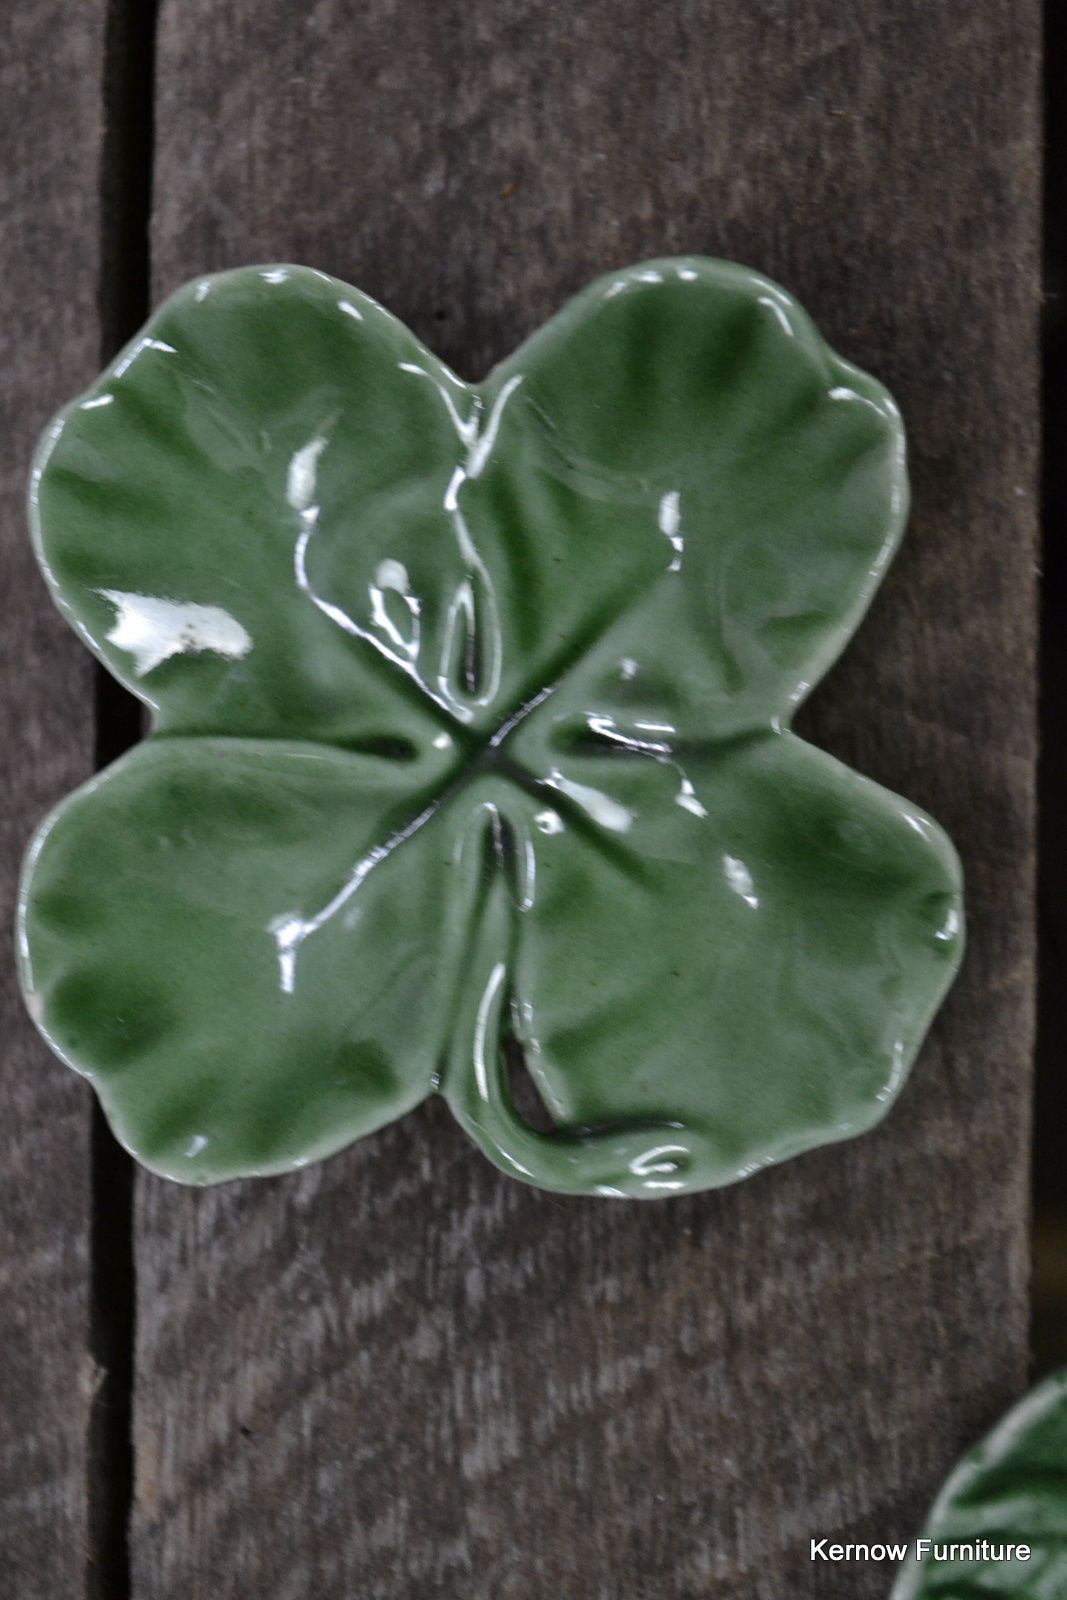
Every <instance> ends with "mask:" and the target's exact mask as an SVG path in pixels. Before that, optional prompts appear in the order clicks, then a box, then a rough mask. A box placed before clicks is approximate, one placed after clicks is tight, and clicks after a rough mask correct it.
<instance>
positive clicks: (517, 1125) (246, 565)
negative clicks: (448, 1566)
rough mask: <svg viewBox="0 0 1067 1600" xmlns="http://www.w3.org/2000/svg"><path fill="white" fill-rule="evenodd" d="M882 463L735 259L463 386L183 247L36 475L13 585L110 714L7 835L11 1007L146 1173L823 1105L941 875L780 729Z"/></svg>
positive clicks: (425, 356)
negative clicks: (78, 651) (96, 761)
mask: <svg viewBox="0 0 1067 1600" xmlns="http://www.w3.org/2000/svg"><path fill="white" fill-rule="evenodd" d="M906 499H907V490H906V477H905V466H904V442H903V434H902V429H901V423H900V418H899V415H898V412H897V409H896V407H895V406H894V404H893V402H892V400H891V399H890V398H889V396H888V395H887V394H886V392H885V390H884V389H882V388H881V386H880V385H879V384H877V383H875V382H874V381H873V380H872V379H871V378H869V377H866V376H865V375H864V374H863V373H861V372H859V371H857V370H856V368H854V367H852V366H850V365H849V364H848V363H847V362H844V361H842V360H840V358H839V357H837V356H835V355H834V354H833V353H832V352H831V351H829V350H828V349H827V347H826V345H825V344H824V343H823V341H822V339H821V338H820V337H819V335H818V334H817V332H816V331H815V329H814V328H813V327H812V325H811V323H810V322H809V320H808V318H807V317H806V316H805V315H804V313H803V312H802V311H801V310H800V309H799V308H798V306H797V305H796V303H795V302H794V301H793V300H792V299H791V298H790V297H789V295H787V294H785V293H784V292H783V291H782V290H781V289H779V288H778V287H776V286H775V285H774V284H772V283H770V282H768V281H767V280H766V279H764V278H762V277H760V276H758V275H757V274H756V273H753V272H749V271H746V270H745V269H743V268H741V267H737V266H732V265H728V264H726V263H724V262H716V261H708V260H701V259H680V260H669V261H656V262H650V263H648V264H646V265H644V266H639V267H635V268H632V269H631V270H629V271H625V272H620V273H618V274H615V275H614V276H612V277H609V278H606V279H603V280H602V281H600V282H599V283H596V284H594V285H593V286H592V288H590V289H588V290H586V292H585V293H584V294H582V295H580V296H579V297H578V298H577V299H576V300H575V301H573V302H572V303H571V304H570V305H569V306H568V307H567V308H566V309H565V310H564V311H563V312H562V313H560V315H558V316H557V317H556V318H554V319H553V321H551V322H550V323H548V325H547V326H546V327H544V328H543V329H542V330H541V331H540V332H539V333H536V334H535V335H534V336H533V337H532V338H531V339H530V340H529V341H528V342H527V343H526V344H525V345H523V346H522V347H521V349H520V350H519V351H518V352H517V353H516V354H515V355H514V356H512V357H511V358H510V359H509V360H507V361H505V362H504V363H503V364H502V365H501V366H499V367H497V368H496V370H495V371H494V372H493V373H492V374H491V375H490V377H489V378H488V379H487V381H486V382H485V383H484V384H482V385H480V386H478V387H473V386H471V385H468V384H466V383H463V382H461V381H460V380H459V379H458V378H457V377H456V376H455V375H454V374H453V373H452V372H450V371H449V370H448V369H447V368H446V367H445V366H443V365H442V363H441V362H440V361H438V360H437V359H436V358H435V357H434V356H432V355H431V354H430V353H429V352H428V351H427V350H426V349H424V348H423V346H422V345H421V344H420V343H419V342H418V341H417V340H416V339H415V338H414V337H413V336H412V335H411V334H410V333H409V332H408V331H407V330H406V329H405V328H404V327H403V326H402V325H401V324H400V323H398V322H397V321H395V320H394V318H393V317H391V316H390V315H389V314H388V313H387V312H386V311H384V310H383V309H382V308H381V307H380V306H379V305H377V304H376V303H375V302H374V301H372V300H370V299H368V298H367V297H366V296H365V295H361V294H359V293H358V292H357V291H356V290H354V289H351V288H349V287H347V286H346V285H345V284H343V283H339V282H337V281H336V280H334V279H332V278H329V277H327V276H326V275H325V274H323V273H320V272H314V271H309V270H307V269H305V268H300V267H268V268H246V269H242V270H240V271H236V272H230V273H225V274H223V275H221V276H219V277H213V278H204V279H202V280H200V281H199V282H196V283H192V284H189V285H188V286H187V287H186V288H184V289H182V290H181V291H180V292H179V293H178V294H176V295H175V296H174V297H173V299H171V300H169V301H168V302H167V303H166V304H165V305H164V306H163V308H162V309H161V310H160V311H159V312H158V313H157V315H156V316H155V317H153V319H152V321H151V322H150V323H149V324H148V326H147V328H146V329H145V331H144V332H143V333H142V334H141V335H140V337H138V338H137V339H135V340H134V341H133V343H132V344H131V345H130V346H129V347H128V348H127V349H126V350H125V351H124V352H123V354H122V355H121V357H120V358H119V359H118V360H117V361H115V362H114V364H113V365H112V366H111V367H110V368H109V369H108V370H107V371H106V372H105V373H104V374H103V376H102V377H101V378H100V379H99V381H98V382H97V383H96V384H95V385H94V386H93V388H92V389H91V390H90V391H89V392H88V393H87V394H86V395H84V396H83V397H82V398H81V399H79V400H78V401H76V402H75V403H74V404H73V405H72V406H71V407H69V408H68V409H67V411H65V412H64V413H63V414H62V415H61V416H60V417H59V419H58V420H57V421H56V422H55V423H54V424H53V426H52V427H51V428H50V429H49V430H48V433H47V435H46V437H45V439H44V442H43V445H42V448H41V451H40V455H39V459H38V462H37V466H36V470H35V473H34V486H33V494H32V517H33V526H34V536H35V539H36V543H37V549H38V551H39V554H40V559H41V564H42V566H43V568H44V571H45V575H46V577H47V579H48V582H49V584H50V585H51V588H52V591H53V594H54V596H55V599H56V601H57V603H58V605H59V606H60V608H61V610H62V611H63V613H64V614H65V615H66V616H67V618H68V619H69V620H70V622H71V624H72V625H73V626H74V627H75V628H76V629H77V631H78V632H79V634H80V635H81V637H82V638H83V639H84V640H85V642H86V643H87V644H88V645H89V646H90V648H91V649H92V650H94V651H95V652H96V654H97V655H98V656H99V657H100V659H101V660H102V661H103V662H104V663H105V664H106V665H107V667H108V668H109V669H110V670H111V672H113V673H114V674H115V676H116V677H117V678H119V679H120V680H121V681H122V682H123V683H125V684H127V685H128V686H129V687H130V688H131V689H132V690H133V691H134V692H135V693H136V694H138V695H140V696H141V698H142V699H143V700H144V701H145V703H146V704H147V705H148V706H149V708H150V709H151V713H152V727H153V731H152V735H151V737H150V738H148V739H147V740H146V741H145V742H144V743H143V744H141V745H140V746H138V747H137V748H136V749H134V750H133V751H131V752H130V753H129V754H128V755H126V756H124V757H123V758H122V759H121V760H120V761H118V762H116V763H115V765H114V766H112V767H111V768H109V769H108V770H107V771H106V772H104V773H102V774H101V775H100V776H98V777H96V778H94V779H93V781H92V782H91V783H89V784H87V785H86V786H85V787H84V788H83V789H81V790H80V791H79V792H78V793H77V794H75V795H73V796H71V798H70V799H68V800H67V801H65V802H64V804H62V805H61V806H60V807H59V809H58V810H57V811H56V812H55V813H54V815H53V816H52V817H51V818H49V820H48V821H47V822H46V823H45V824H44V826H43V827H42V829H41V831H40V832H39V834H38V836H37V838H36V840H35V841H34V843H33V846H32V848H31V850H30V854H29V861H28V866H27V871H26V879H25V889H24V896H23V904H22V916H21V931H20V939H21V953H22V968H23V977H24V984H25V990H26V995H27V1000H28V1003H29V1006H30V1009H31V1011H32V1012H33V1015H34V1017H35V1018H36V1019H37V1021H38V1024H39V1025H40V1027H41V1028H42V1030H43V1031H44V1033H45V1034H46V1036H47V1038H48V1039H49V1040H50V1042H51V1043H52V1045H53V1047H54V1048H55V1050H56V1051H57V1052H58V1053H59V1054H60V1055H61V1056H62V1057H63V1058H64V1059H65V1060H66V1061H68V1062H69V1063H70V1064H71V1065H72V1066H74V1067H76V1068H77V1069H78V1071H80V1072H82V1073H84V1074H85V1075H86V1076H87V1077H88V1078H90V1079H91V1080H92V1082H93V1083H94V1085H95V1086H96V1089H97V1091H98V1092H99V1094H100V1097H101V1100H102V1102H103V1105H104V1107H105V1110H106V1112H107V1114H108V1116H109V1118H110V1119H111V1122H112V1125H113V1126H114V1128H115V1131H116V1133H117V1134H118V1136H119V1138H120V1139H121V1140H122V1141H123V1142H124V1143H125V1144H126V1145H127V1146H128V1148H129V1149H130V1150H132V1151H133V1152H134V1153H135V1154H136V1155H137V1156H138V1157H139V1158H140V1159H141V1160H142V1161H143V1162H145V1163H146V1164H147V1165H148V1166H149V1167H151V1168H152V1169H153V1170H155V1171H157V1172H160V1173H163V1174H165V1175H167V1176H170V1177H173V1178H178V1179H181V1180H183V1181H185V1182H190V1183H210V1182H215V1181H218V1180H220V1179H224V1178H232V1177H236V1176H239V1175H241V1174H250V1173H271V1172H280V1171H284V1170H286V1169H288V1168H292V1167H297V1166H301V1165H303V1164H304V1163H306V1162H308V1161H314V1160H317V1159H318V1158H320V1157H322V1156H325V1155H327V1154H329V1153H330V1152H331V1151H334V1150H337V1149H338V1148H340V1147H341V1146H343V1145H346V1144H348V1143H349V1142H350V1141H351V1140H353V1139H357V1138H359V1137H360V1136H361V1135H363V1134H367V1133H369V1132H371V1131H372V1130H373V1129H375V1128H377V1127H379V1126H381V1125H382V1124H383V1123H386V1122H389V1121H390V1120H392V1119H393V1118H394V1117H398V1116H400V1115H402V1114H403V1113H404V1112H405V1111H407V1110H409V1109H410V1108H411V1107H412V1106H415V1105H416V1104H418V1102H419V1101H420V1100H422V1099H423V1098H424V1097H425V1096H426V1095H427V1094H429V1093H430V1092H431V1091H434V1090H437V1091H439V1092H440V1093H442V1094H444V1095H445V1097H446V1098H447V1100H448V1103H449V1105H450V1106H451V1108H452V1110H453V1111H454V1113H455V1115H456V1117H457V1118H458V1119H459V1121H460V1122H461V1124H462V1125H463V1127H464V1128H465V1129H466V1130H467V1131H468V1133H469V1134H470V1135H471V1137H472V1138H473V1139H474V1140H475V1141H476V1142H477V1143H478V1145H479V1146H480V1147H481V1148H482V1149H483V1150H484V1151H485V1152H486V1154H487V1155H488V1156H489V1157H490V1158H491V1159H492V1160H493V1161H495V1162H496V1163H497V1164H498V1165H499V1166H500V1167H502V1168H503V1169H504V1171H505V1172H508V1173H511V1174H513V1175H514V1176H516V1177H519V1178H523V1179H526V1180H528V1181H530V1182H532V1183H535V1184H540V1185H542V1186H543V1187H545V1188H550V1189H560V1190H569V1191H574V1192H580V1193H594V1194H602V1195H635V1196H645V1197H655V1196H663V1195H670V1194H679V1193H683V1192H685V1191H690V1190H694V1189H702V1188H707V1187H710V1186H713V1185H717V1184H724V1183H729V1182H731V1181H732V1180H734V1179H737V1178H740V1177H743V1176H745V1175H746V1174H748V1173H751V1172H754V1171H755V1170H756V1169H757V1168H759V1167H762V1166H765V1165H767V1164H769V1163H771V1162H775V1161H780V1160H782V1159H784V1158H785V1157H787V1156H792V1155H795V1154H797V1153H798V1152H800V1151H803V1150H807V1149H809V1148H811V1147H812V1146H815V1145H819V1144H822V1143H825V1142H826V1141H829V1140H835V1139H841V1138H844V1137H846V1136H848V1135H849V1134H854V1133H858V1132H860V1131H862V1130H863V1129H865V1128H868V1127H869V1126H870V1125H871V1124H872V1123H874V1122H876V1121H877V1120H878V1118H879V1117H881V1116H882V1115H883V1113H884V1112H885V1111H886V1110H887V1108H888V1107H889V1105H890V1104H891V1102H892V1101H893V1099H894V1097H895V1096H896V1094H897V1092H898V1091H899V1089H900V1086H901V1084H902V1083H903V1081H904V1078H905V1075H906V1073H907V1071H908V1068H909V1065H910V1063H911V1061H912V1059H913V1057H914V1055H915V1053H916V1050H917V1049H918V1047H919V1044H920V1041H921V1040H922V1037H923V1034H924V1033H925V1031H926V1028H927V1026H928V1024H929V1022H930V1019H931V1017H932V1015H933V1013H934V1011H935V1009H936V1007H937V1005H938V1003H939V1002H940V1000H941V998H942V996H943V994H944V992H945V989H946V987H947V986H948V984H949V982H950V980H951V978H952V975H953V973H954V971H955V969H956V966H957V962H958V960H959V954H960V940H961V910H960V876H959V869H958V865H957V861H956V858H955V855H954V853H953V851H952V848H951V846H950V844H949V843H948V841H947V840H946V838H945V836H944V835H943V834H942V833H941V831H940V830H939V829H938V828H937V826H936V825H935V824H934V823H933V822H932V821H931V820H930V818H929V817H927V816H925V815H924V814H923V813H922V812H920V811H918V810H917V809H916V808H915V807H914V806H912V805H910V804H908V803H907V802H906V801H904V800H900V799H898V798H897V797H896V796H894V795H892V794H889V793H887V792H886V791H885V790H884V789H880V788H878V787H877V786H876V785H875V784H873V783H870V782H868V781H867V780H866V779H864V778H862V777H860V776H858V775H857V774H856V773H854V772H851V771H849V770H848V769H847V768H845V767H843V766H841V765H840V763H838V762H837V761H834V760H831V759H830V758H829V757H828V756H826V755H823V754H822V753H820V752H819V751H818V750H815V749H813V748H811V747H810V746H809V745H807V744H805V743H803V742H801V741H800V740H799V739H797V738H796V737H795V736H794V735H793V734H792V733H791V732H790V731H789V726H790V719H791V717H792V715H793V713H794V711H795V710H796V708H797V706H798V705H799V704H800V702H801V701H802V700H803V699H804V697H805V696H806V695H807V693H808V692H809V690H810V689H811V687H812V686H813V685H814V684H815V683H816V682H817V681H818V680H819V678H820V677H821V676H822V675H823V673H824V672H825V671H826V670H827V668H828V667H829V666H830V664H831V663H832V662H833V660H834V659H835V657H836V656H837V654H838V652H839V651H840V650H841V648H842V646H843V645H844V644H845V642H846V640H847V639H848V637H849V635H850V634H851V632H852V631H853V629H854V628H855V627H856V625H857V623H858V621H859V619H860V617H861V616H862V614H863V611H864V609H865V608H866V606H867V604H868V602H869V600H870V598H871V596H872V594H873V592H874V589H875V587H876V586H877V584H878V581H879V579H880V578H881V576H882V574H883V573H884V571H885V567H886V564H887V562H888V561H889V559H890V557H891V555H892V553H893V550H894V548H895V546H896V543H897V540H898V538H899V536H900V532H901V529H902V526H903V522H904V517H905V509H906ZM509 1037H510V1039H511V1041H512V1042H513V1045H514V1046H516V1047H520V1048H521V1050H522V1052H523V1053H524V1055H525V1060H526V1063H527V1065H528V1068H529V1072H530V1074H531V1075H532V1077H533V1079H534V1081H535V1082H536V1084H537V1086H538V1089H539V1090H540V1093H541V1096H542V1098H543V1100H544V1103H545V1106H546V1108H547V1110H548V1112H549V1113H550V1114H551V1118H552V1120H553V1123H554V1127H553V1129H552V1130H550V1131H547V1132H544V1131H541V1132H538V1131H535V1130H534V1129H533V1128H531V1127H530V1126H529V1125H528V1124H527V1123H526V1122H525V1121H524V1120H523V1118H522V1117H521V1116H520V1115H519V1114H518V1113H517V1111H516V1109H515V1106H514V1102H513V1098H512V1095H511V1093H510V1088H509V1080H508V1073H507V1070H506V1066H505V1057H506V1055H507V1054H508V1051H506V1050H505V1044H506V1042H507V1040H508V1038H509Z"/></svg>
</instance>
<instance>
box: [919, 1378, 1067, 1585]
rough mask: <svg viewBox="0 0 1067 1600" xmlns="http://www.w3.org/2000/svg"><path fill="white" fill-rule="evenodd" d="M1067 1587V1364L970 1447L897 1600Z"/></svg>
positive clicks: (935, 1507) (936, 1510)
mask: <svg viewBox="0 0 1067 1600" xmlns="http://www.w3.org/2000/svg"><path fill="white" fill-rule="evenodd" d="M1009 1546H1011V1547H1013V1548H1012V1550H1011V1553H1010V1554H1009V1553H1008V1547H1009ZM1020 1546H1023V1547H1024V1553H1023V1554H1020V1553H1019V1547H1020ZM1065 1592H1067V1372H1058V1373H1055V1374H1054V1375H1053V1376H1052V1377H1051V1378H1047V1379H1046V1380H1045V1382H1044V1383H1042V1384H1039V1385H1038V1387H1037V1388H1036V1389H1034V1390H1033V1391H1032V1392H1031V1393H1030V1394H1028V1395H1027V1396H1026V1398H1025V1399H1024V1400H1022V1401H1020V1403H1019V1404H1018V1405H1017V1406H1015V1407H1014V1409H1013V1410H1011V1411H1010V1412H1009V1413H1008V1415H1007V1416H1006V1417H1004V1418H1003V1419H1002V1420H1001V1421H1000V1422H999V1423H998V1424H997V1426H996V1427H995V1428H994V1429H993V1431H992V1433H990V1434H989V1435H987V1437H986V1438H985V1439H983V1440H982V1442H981V1444H979V1445H976V1446H975V1448H974V1449H973V1450H970V1451H968V1453H967V1454H966V1455H965V1456H964V1458H963V1460H962V1461H961V1462H960V1463H959V1465H958V1466H957V1467H956V1469H955V1471H954V1472H953V1473H952V1474H951V1476H950V1477H949V1479H948V1481H947V1482H946V1483H945V1486H944V1488H943V1489H942V1491H941V1493H940V1494H939V1495H938V1497H937V1499H936V1501H935V1502H934V1504H933V1506H932V1508H931V1510H930V1514H929V1516H928V1517H927V1519H926V1524H925V1526H924V1528H923V1530H922V1533H921V1535H920V1538H919V1540H917V1541H916V1542H915V1544H914V1545H913V1546H912V1552H911V1555H910V1557H909V1559H908V1561H907V1563H906V1565H905V1566H904V1567H903V1569H902V1570H901V1572H900V1575H899V1577H898V1579H897V1582H896V1584H895V1585H894V1587H893V1596H892V1600H959V1597H962V1596H970V1595H988V1596H989V1597H990V1600H998V1597H999V1600H1009V1597H1010V1600H1055V1597H1056V1596H1059V1595H1062V1594H1064V1593H1065Z"/></svg>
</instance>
